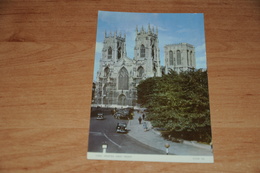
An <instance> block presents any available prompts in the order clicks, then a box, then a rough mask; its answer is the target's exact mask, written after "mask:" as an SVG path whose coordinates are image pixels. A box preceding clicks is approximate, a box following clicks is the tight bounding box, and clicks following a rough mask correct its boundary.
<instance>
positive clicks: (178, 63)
mask: <svg viewBox="0 0 260 173" xmlns="http://www.w3.org/2000/svg"><path fill="white" fill-rule="evenodd" d="M177 65H181V51H180V50H177Z"/></svg>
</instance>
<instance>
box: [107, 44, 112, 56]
mask: <svg viewBox="0 0 260 173" xmlns="http://www.w3.org/2000/svg"><path fill="white" fill-rule="evenodd" d="M107 57H108V59H111V58H112V48H111V47H109V48H108V56H107Z"/></svg>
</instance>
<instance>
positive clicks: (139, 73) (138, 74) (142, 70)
mask: <svg viewBox="0 0 260 173" xmlns="http://www.w3.org/2000/svg"><path fill="white" fill-rule="evenodd" d="M143 74H144V68H143V67H142V66H140V67H138V69H137V77H142V76H143Z"/></svg>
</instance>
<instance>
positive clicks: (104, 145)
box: [102, 143, 107, 153]
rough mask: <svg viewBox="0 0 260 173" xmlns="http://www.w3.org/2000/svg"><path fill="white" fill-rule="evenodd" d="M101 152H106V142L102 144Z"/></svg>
mask: <svg viewBox="0 0 260 173" xmlns="http://www.w3.org/2000/svg"><path fill="white" fill-rule="evenodd" d="M102 149H103V153H106V152H107V143H103V144H102Z"/></svg>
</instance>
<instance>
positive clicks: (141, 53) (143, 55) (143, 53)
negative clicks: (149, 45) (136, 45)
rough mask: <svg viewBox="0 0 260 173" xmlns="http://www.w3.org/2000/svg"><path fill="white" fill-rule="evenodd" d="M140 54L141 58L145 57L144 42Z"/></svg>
mask: <svg viewBox="0 0 260 173" xmlns="http://www.w3.org/2000/svg"><path fill="white" fill-rule="evenodd" d="M140 56H141V58H144V57H145V47H144V45H143V44H142V45H141V48H140Z"/></svg>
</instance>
